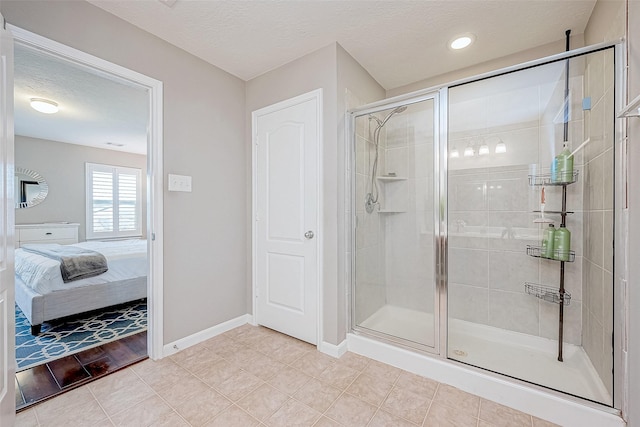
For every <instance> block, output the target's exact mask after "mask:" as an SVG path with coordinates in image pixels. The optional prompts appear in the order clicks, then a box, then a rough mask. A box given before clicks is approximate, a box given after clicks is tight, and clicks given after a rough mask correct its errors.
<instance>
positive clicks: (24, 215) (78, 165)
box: [15, 135, 147, 242]
mask: <svg viewBox="0 0 640 427" xmlns="http://www.w3.org/2000/svg"><path fill="white" fill-rule="evenodd" d="M15 162H16V166H17V167H24V168H27V169H31V170H34V171H36V172H38V173H39V174H40V175H42V176H43V177H44V179H45V180H46V181H47V184H49V194H48V195H47V198H46V199H45V200H44V202H42V203H40V204H39V205H37V206H34V207H31V208H26V209H16V217H15V218H16V224H31V223H41V222H58V221H67V222H77V223H79V224H80V227H79V228H78V239H79V240H80V241H81V242H82V241H84V240H85V235H86V211H85V207H86V205H85V200H86V198H85V194H86V193H85V163H86V162H89V163H102V164H107V165H115V166H126V167H132V168H138V169H142V176H143V177H144V176H145V175H146V173H147V157H146V156H143V155H140V154H132V153H124V152H122V151H115V150H104V149H101V148H92V147H85V146H83V145H75V144H65V143H63V142H57V141H49V140H45V139H38V138H30V137H26V136H21V135H16V137H15ZM146 190H147V189H146V186H145V185H143V186H142V200H146V198H147V191H146ZM146 218H147V206H146V204H143V205H142V221H143V222H142V232H143V237H144V238H146V230H147V219H146Z"/></svg>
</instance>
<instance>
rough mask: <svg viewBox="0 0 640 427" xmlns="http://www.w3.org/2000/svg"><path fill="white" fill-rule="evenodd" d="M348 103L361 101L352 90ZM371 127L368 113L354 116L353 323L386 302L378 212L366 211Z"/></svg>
mask: <svg viewBox="0 0 640 427" xmlns="http://www.w3.org/2000/svg"><path fill="white" fill-rule="evenodd" d="M347 104H348V105H347V108H355V107H357V106H359V105H362V103H361V102H360V100H359V99H358V98H357V97H356V96H355V95H353V94H352V93H348V94H347ZM374 130H375V121H373V120H370V119H369V118H368V116H362V117H358V118H357V119H356V129H355V132H356V143H355V145H356V146H355V169H356V171H355V172H356V173H355V180H356V182H355V190H356V191H355V213H356V222H357V224H354V225H355V228H356V239H355V245H356V247H355V248H353V250H355V258H356V260H355V269H356V271H355V274H356V278H357V289H356V291H355V294H354V295H352V298H355V306H356V310H355V313H354V314H355V319H354V320H355V323H356V325H358V324H360V323H361V322H362V321H364V320H366V319H367V318H368V317H369V316H371V315H372V314H373V313H375V312H376V311H377V310H378V309H380V308H381V307H382V306H383V305H384V304H385V302H386V290H385V280H384V278H385V263H384V234H382V233H380V215H379V214H378V212H377V209H374V211H373V212H372V213H371V214H369V213H367V212H366V211H365V196H366V194H367V193H368V192H370V191H371V188H370V186H371V173H372V165H373V161H374V158H375V145H374V141H373V131H374ZM380 143H381V144H384V135H381V137H380ZM383 169H384V148H383V147H380V149H379V152H378V171H382V170H383ZM378 173H380V172H378ZM347 206H349V207H351V200H349V201H348V204H347ZM352 226H353V225H352ZM349 238H350V236H349ZM349 282H350V280H349ZM349 282H348V283H349Z"/></svg>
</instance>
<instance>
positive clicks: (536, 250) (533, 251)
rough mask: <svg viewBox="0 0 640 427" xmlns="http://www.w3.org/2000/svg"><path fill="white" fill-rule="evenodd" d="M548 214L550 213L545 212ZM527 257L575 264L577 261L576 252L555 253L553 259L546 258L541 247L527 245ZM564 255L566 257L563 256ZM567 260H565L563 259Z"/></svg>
mask: <svg viewBox="0 0 640 427" xmlns="http://www.w3.org/2000/svg"><path fill="white" fill-rule="evenodd" d="M545 213H548V212H545ZM527 255H529V256H532V257H535V258H544V259H548V260H551V261H559V262H560V261H564V262H574V261H575V260H576V253H575V251H569V253H560V251H557V250H556V251H554V252H553V257H552V258H551V257H546V256H544V255H543V254H542V247H541V246H533V245H527ZM563 255H564V256H563ZM562 258H565V259H562Z"/></svg>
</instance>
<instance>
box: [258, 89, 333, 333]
mask: <svg viewBox="0 0 640 427" xmlns="http://www.w3.org/2000/svg"><path fill="white" fill-rule="evenodd" d="M321 105H322V92H321V90H317V91H314V92H311V93H308V94H305V95H301V96H299V97H296V98H293V99H290V100H287V101H284V102H281V103H278V104H275V105H272V106H270V107H266V108H263V109H261V110H258V111H254V112H253V135H254V136H255V140H254V147H255V150H254V163H253V164H254V169H253V175H254V180H253V182H254V215H255V222H254V224H255V226H254V240H253V241H254V260H253V265H254V269H253V271H254V298H255V300H254V301H255V304H254V315H255V322H256V323H257V324H260V325H263V326H266V327H268V328H271V329H275V330H277V331H280V332H282V333H285V334H287V335H291V336H293V337H296V338H299V339H301V340H304V341H307V342H310V343H312V344H317V342H318V300H319V296H318V285H319V279H318V275H319V271H320V270H319V266H318V253H319V246H320V245H319V241H320V240H319V237H320V236H319V230H318V225H319V208H320V206H319V194H320V193H319V182H320V180H319V171H320V169H319V166H318V164H319V147H320V133H321V132H320V129H321V119H320V111H321Z"/></svg>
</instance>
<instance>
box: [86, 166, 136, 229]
mask: <svg viewBox="0 0 640 427" xmlns="http://www.w3.org/2000/svg"><path fill="white" fill-rule="evenodd" d="M141 175H142V171H141V170H140V169H134V168H126V167H121V166H110V165H101V164H96V163H87V164H86V183H87V187H86V192H87V239H99V238H115V237H135V236H141V235H142V220H141V216H142V191H141Z"/></svg>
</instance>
